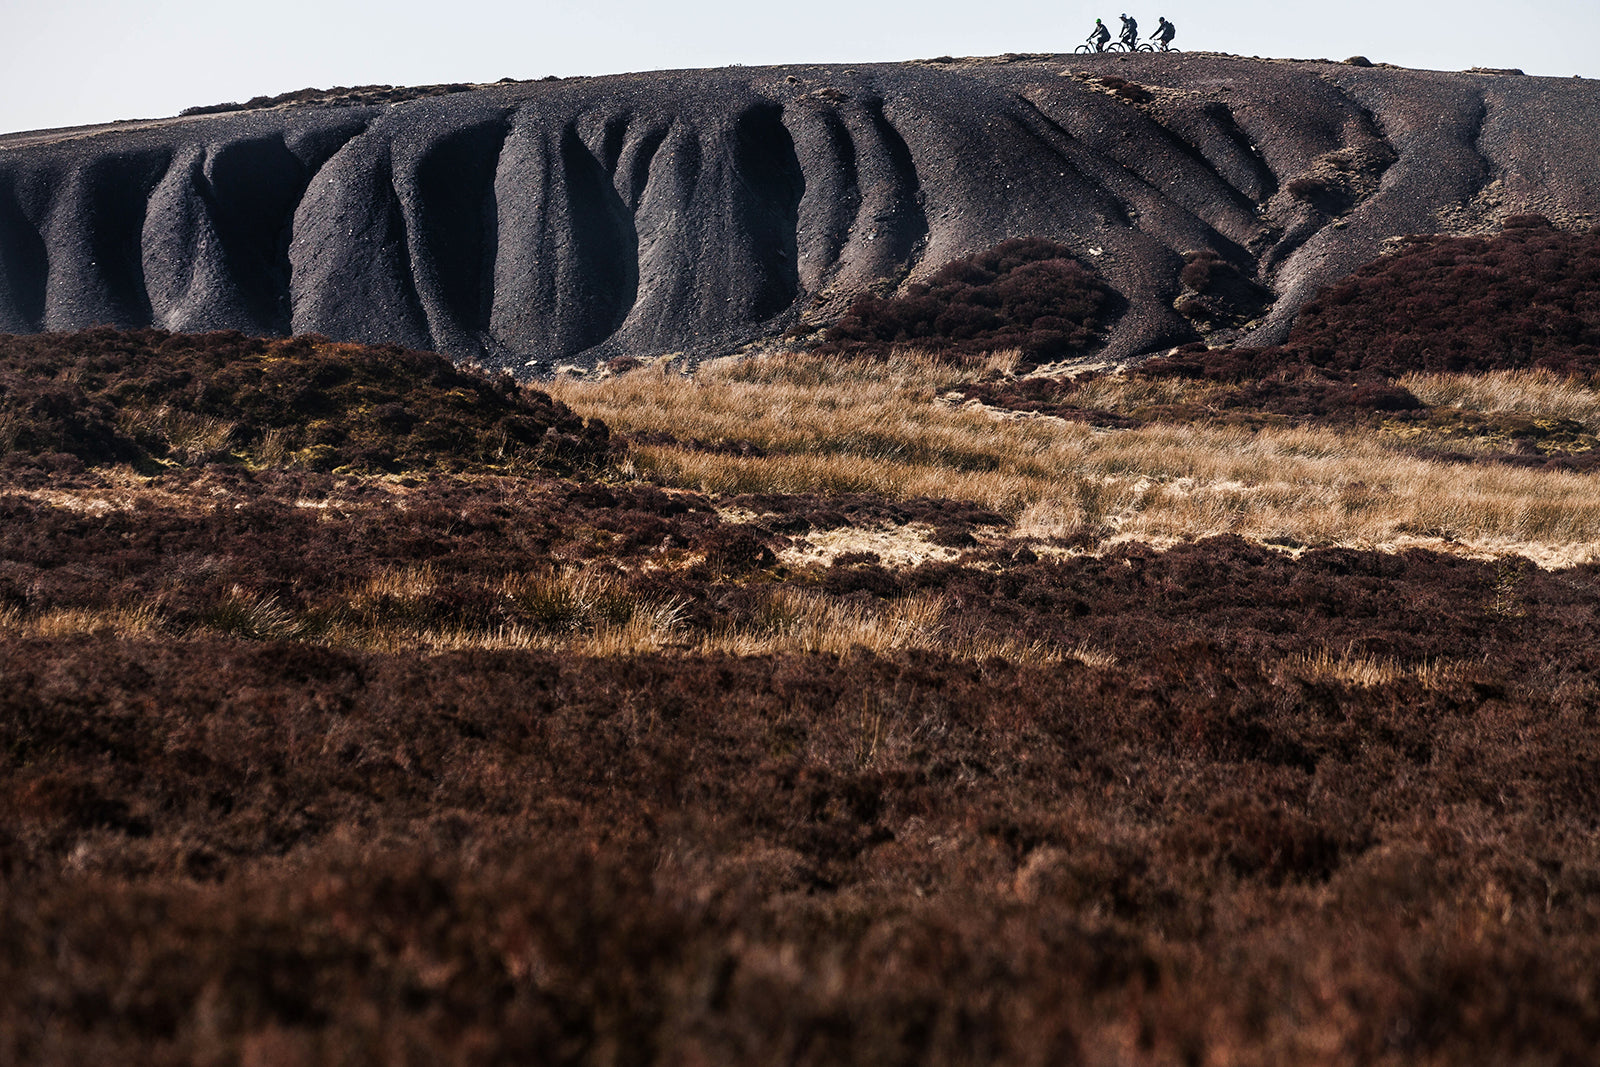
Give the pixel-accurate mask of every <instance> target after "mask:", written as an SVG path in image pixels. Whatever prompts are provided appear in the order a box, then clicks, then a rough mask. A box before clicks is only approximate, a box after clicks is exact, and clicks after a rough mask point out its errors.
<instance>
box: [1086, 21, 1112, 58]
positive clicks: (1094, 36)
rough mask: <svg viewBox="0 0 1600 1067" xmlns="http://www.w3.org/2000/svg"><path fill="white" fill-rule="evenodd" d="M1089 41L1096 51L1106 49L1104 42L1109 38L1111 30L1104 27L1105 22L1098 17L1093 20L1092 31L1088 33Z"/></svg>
mask: <svg viewBox="0 0 1600 1067" xmlns="http://www.w3.org/2000/svg"><path fill="white" fill-rule="evenodd" d="M1088 39H1089V42H1090V43H1091V44H1093V45H1094V50H1095V51H1096V52H1104V51H1105V50H1106V42H1107V41H1109V40H1111V31H1110V30H1108V29H1106V24H1105V23H1103V22H1101V21H1100V20H1099V19H1095V20H1094V32H1093V33H1091V34H1089V38H1088Z"/></svg>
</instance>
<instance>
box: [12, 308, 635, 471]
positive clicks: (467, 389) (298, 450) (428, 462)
mask: <svg viewBox="0 0 1600 1067" xmlns="http://www.w3.org/2000/svg"><path fill="white" fill-rule="evenodd" d="M0 426H4V427H6V428H7V429H6V433H5V436H4V438H0V446H5V454H4V457H3V458H0V463H3V464H5V465H7V466H12V467H16V466H39V465H41V464H44V463H46V462H48V457H50V456H53V455H60V454H65V455H70V456H74V457H76V458H77V459H78V460H80V461H81V462H83V463H85V464H88V465H91V466H95V465H103V464H108V463H133V464H138V465H142V466H144V467H146V468H155V467H160V466H173V465H189V464H195V463H207V462H215V461H238V462H244V463H247V464H251V465H255V466H294V467H303V468H307V469H312V470H325V471H331V470H335V469H350V470H361V471H374V472H384V471H386V472H391V473H395V472H400V471H406V470H414V469H434V468H455V469H465V468H467V467H474V468H483V467H490V468H499V469H507V468H514V467H517V466H519V465H521V466H526V467H530V468H539V469H545V470H556V471H571V470H574V469H578V468H582V467H586V466H593V465H594V464H596V463H599V462H603V461H604V459H605V457H606V454H607V451H608V448H609V444H610V442H609V434H608V432H607V430H606V427H605V425H604V424H603V423H601V422H599V421H598V420H588V421H585V420H584V419H581V418H579V417H577V416H576V415H574V414H572V412H571V411H570V410H568V409H567V408H566V406H565V405H563V404H560V403H558V402H556V401H554V400H552V399H551V398H550V397H549V396H548V395H547V394H545V393H542V392H539V391H537V390H533V389H524V388H521V387H519V386H518V385H517V384H516V383H515V382H514V381H512V380H511V378H510V377H509V376H505V375H502V376H501V377H500V378H498V379H490V378H488V377H486V376H485V375H483V374H479V373H475V372H472V371H468V370H463V369H460V368H457V367H455V366H453V365H452V364H451V363H450V362H449V361H448V360H446V359H444V358H443V357H442V356H438V355H435V354H433V353H428V352H413V351H408V350H406V349H402V348H400V347H398V346H395V345H381V346H368V345H356V344H336V343H334V342H331V341H328V340H327V339H326V338H321V337H313V336H308V337H295V338H291V339H288V340H268V339H264V338H253V337H246V336H244V335H243V334H239V333H232V332H226V333H207V334H171V333H166V332H164V331H160V330H135V331H120V330H113V329H109V328H95V329H90V330H84V331H81V332H79V333H75V334H39V335H35V336H28V337H12V336H4V335H0Z"/></svg>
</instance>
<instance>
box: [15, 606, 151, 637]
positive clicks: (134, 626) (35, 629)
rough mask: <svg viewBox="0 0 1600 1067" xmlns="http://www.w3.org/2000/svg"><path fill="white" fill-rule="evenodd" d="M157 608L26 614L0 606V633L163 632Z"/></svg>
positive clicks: (135, 634) (137, 634)
mask: <svg viewBox="0 0 1600 1067" xmlns="http://www.w3.org/2000/svg"><path fill="white" fill-rule="evenodd" d="M164 627H165V623H164V621H163V619H162V618H161V615H160V613H159V612H157V611H156V610H155V609H154V608H152V607H148V606H145V605H138V606H134V607H127V608H109V609H105V608H58V609H55V610H52V611H46V612H40V613H37V614H28V613H25V612H23V611H21V610H19V609H17V608H3V609H0V634H4V635H6V636H10V637H43V638H60V637H74V636H77V635H80V634H114V635H116V636H117V637H149V636H153V635H155V634H159V633H161V632H163V630H164Z"/></svg>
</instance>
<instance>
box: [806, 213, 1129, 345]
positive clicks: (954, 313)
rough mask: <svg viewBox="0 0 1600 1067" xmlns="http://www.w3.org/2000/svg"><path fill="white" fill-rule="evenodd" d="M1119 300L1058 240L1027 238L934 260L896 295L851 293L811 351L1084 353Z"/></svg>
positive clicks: (1093, 341)
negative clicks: (934, 265)
mask: <svg viewBox="0 0 1600 1067" xmlns="http://www.w3.org/2000/svg"><path fill="white" fill-rule="evenodd" d="M1117 308H1118V298H1117V296H1116V294H1115V293H1114V291H1113V290H1112V289H1111V288H1110V287H1109V286H1107V285H1106V284H1105V283H1104V282H1102V281H1101V280H1100V279H1098V278H1096V277H1095V276H1094V275H1093V274H1092V273H1090V272H1089V271H1088V270H1087V269H1085V268H1084V267H1083V266H1081V265H1080V264H1079V263H1078V262H1077V261H1076V260H1075V259H1074V258H1073V256H1072V252H1071V250H1070V249H1068V248H1067V247H1065V246H1064V245H1059V244H1055V243H1054V242H1051V241H1046V240H1042V239H1040V238H1034V237H1022V238H1016V239H1013V240H1009V241H1004V242H1001V243H1000V244H998V245H996V246H995V247H994V248H992V249H990V250H989V251H987V252H982V253H979V254H978V255H975V256H968V257H966V258H964V259H958V260H955V261H953V262H950V263H947V264H945V265H944V266H943V267H940V268H939V269H938V270H937V271H935V272H934V273H933V274H932V275H930V276H929V278H928V279H927V281H925V282H918V283H915V284H913V285H911V286H909V287H908V288H907V290H906V292H905V293H904V295H901V296H896V297H888V298H885V297H878V296H872V295H867V296H863V297H860V298H859V299H857V300H856V301H855V303H854V304H852V305H851V307H850V310H849V311H847V312H846V313H845V315H844V317H843V318H841V319H840V320H839V321H838V322H837V323H835V324H834V325H833V326H831V327H830V328H829V329H828V331H827V333H826V335H825V337H824V339H823V342H822V344H821V345H820V346H819V347H818V349H817V351H818V352H822V353H840V354H850V355H872V356H882V355H886V354H888V353H889V352H890V351H891V350H893V349H894V348H896V347H903V348H905V347H915V348H920V349H923V350H925V351H928V352H930V353H933V354H934V355H936V356H938V357H940V358H943V359H948V360H953V361H956V362H966V361H975V360H979V359H982V358H984V357H986V356H987V355H988V354H989V353H991V352H994V351H997V350H1000V349H1012V348H1014V349H1019V350H1021V352H1022V354H1023V358H1024V361H1025V362H1026V363H1045V362H1049V361H1052V360H1058V359H1065V358H1068V357H1070V356H1073V355H1077V354H1080V353H1082V352H1085V351H1087V350H1088V349H1089V348H1090V347H1091V346H1093V345H1094V344H1095V343H1097V342H1098V341H1099V340H1100V339H1101V331H1102V330H1103V329H1104V327H1105V325H1106V323H1107V321H1108V319H1109V318H1110V316H1111V315H1112V314H1113V313H1114V312H1115V311H1116V310H1117Z"/></svg>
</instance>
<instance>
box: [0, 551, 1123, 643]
mask: <svg viewBox="0 0 1600 1067" xmlns="http://www.w3.org/2000/svg"><path fill="white" fill-rule="evenodd" d="M437 583H438V579H437V577H436V575H435V574H434V572H433V571H432V569H431V568H429V567H426V566H422V567H408V568H397V569H394V570H391V571H386V572H384V573H381V574H378V575H375V576H374V577H373V578H372V579H370V580H368V581H366V582H363V583H362V584H361V585H360V586H358V587H357V588H355V589H354V590H352V592H351V595H350V597H349V600H348V609H347V610H345V611H341V612H338V613H336V615H335V617H333V618H331V619H330V618H326V617H320V618H319V617H314V616H304V617H302V616H296V615H295V614H294V613H293V612H291V611H289V610H287V609H286V608H285V607H283V606H282V605H281V604H280V603H279V602H278V601H277V600H276V599H275V598H273V597H260V596H252V595H250V594H248V593H246V592H243V591H241V590H238V589H234V590H232V591H230V593H229V595H228V596H227V597H225V598H224V600H223V601H222V602H221V603H220V604H218V605H217V606H215V607H213V608H212V609H211V610H210V611H209V612H207V614H206V616H205V619H204V621H203V622H201V623H200V624H198V625H196V626H193V627H190V628H188V629H187V630H186V631H185V636H188V637H200V636H205V635H208V634H216V635H224V636H233V637H245V638H249V639H254V640H300V641H305V642H308V643H312V644H318V645H324V646H328V647H335V648H355V649H362V650H366V651H374V652H383V653H389V654H395V653H405V652H429V653H432V652H459V651H466V650H473V649H489V650H509V651H524V652H528V651H541V652H561V653H564V654H571V655H580V656H599V657H605V656H626V655H639V654H646V653H668V654H673V655H710V654H718V653H722V654H729V655H737V656H757V655H794V654H810V653H821V654H829V655H844V654H848V653H854V652H859V651H866V652H870V653H873V654H876V655H883V654H886V653H892V652H895V651H900V650H906V649H919V650H926V651H935V652H943V653H945V654H948V655H952V656H955V657H957V658H963V659H970V660H975V661H982V660H987V659H991V658H995V657H999V658H1002V659H1006V660H1009V661H1011V662H1014V663H1023V664H1061V663H1066V662H1078V663H1082V664H1085V665H1087V666H1091V667H1110V666H1114V665H1115V663H1116V659H1115V657H1114V656H1112V655H1110V654H1109V653H1106V652H1103V651H1100V650H1098V649H1095V648H1093V647H1091V646H1089V645H1087V644H1082V643H1080V644H1077V645H1074V646H1071V647H1061V646H1054V645H1049V644H1046V643H1044V642H1033V643H1022V642H1018V641H1015V640H1012V639H1007V638H995V637H988V636H985V635H983V634H972V633H965V632H961V631H959V630H958V628H956V627H954V626H952V624H951V617H950V608H949V604H948V603H947V602H946V601H945V600H944V598H942V597H939V596H935V595H918V596H911V597H905V598H901V599H897V600H891V601H888V602H885V603H883V604H879V605H871V606H868V605H863V604H857V603H853V602H851V603H846V602H842V601H840V600H838V599H836V598H832V597H829V596H826V595H824V594H822V593H818V592H814V591H808V590H799V589H794V588H792V587H787V586H774V587H772V588H771V589H769V590H768V591H767V592H766V594H765V598H764V600H763V601H762V602H761V606H760V608H759V609H758V610H757V611H756V612H755V614H754V618H753V619H751V620H749V621H747V622H745V623H743V624H741V625H737V626H735V625H731V624H730V625H728V626H726V627H723V628H718V629H713V630H712V631H711V632H700V633H688V632H686V631H685V627H684V625H683V621H684V616H685V610H686V607H687V601H685V600H683V599H681V598H677V597H671V598H667V599H664V600H658V599H652V598H649V597H642V596H639V595H637V594H635V593H633V592H631V591H630V590H629V589H628V587H627V586H626V584H625V583H624V581H623V580H622V579H620V578H619V577H618V576H616V575H614V574H611V573H601V572H597V571H583V570H578V569H575V568H564V569H560V570H552V571H548V572H542V573H532V574H514V575H508V576H507V577H506V578H505V579H504V580H503V581H502V582H500V583H499V585H498V587H497V589H496V591H497V592H498V593H500V594H501V595H504V596H506V597H507V598H508V599H511V600H514V601H516V602H517V603H518V605H519V606H520V607H521V608H523V609H524V611H525V615H524V616H523V617H524V618H525V619H531V620H533V621H532V622H523V623H518V624H505V625H499V626H492V627H469V626H439V625H437V624H432V623H430V622H429V621H428V618H427V612H426V610H425V608H426V606H427V603H426V602H427V598H429V597H430V596H431V595H432V594H433V592H434V591H435V590H436V589H437ZM104 632H110V633H114V634H117V635H118V636H124V637H132V636H154V635H158V634H163V633H168V634H170V633H171V632H172V631H171V630H170V628H169V627H168V626H167V624H166V622H165V621H164V620H163V618H162V617H161V615H160V614H159V613H158V612H156V611H155V610H153V609H151V608H146V607H135V608H118V609H107V610H92V611H91V610H56V611H49V612H44V613H39V614H27V613H24V612H22V611H19V610H17V609H15V608H10V609H6V610H5V611H3V612H0V634H5V635H7V636H16V637H66V636H70V635H74V634H86V633H104Z"/></svg>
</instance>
